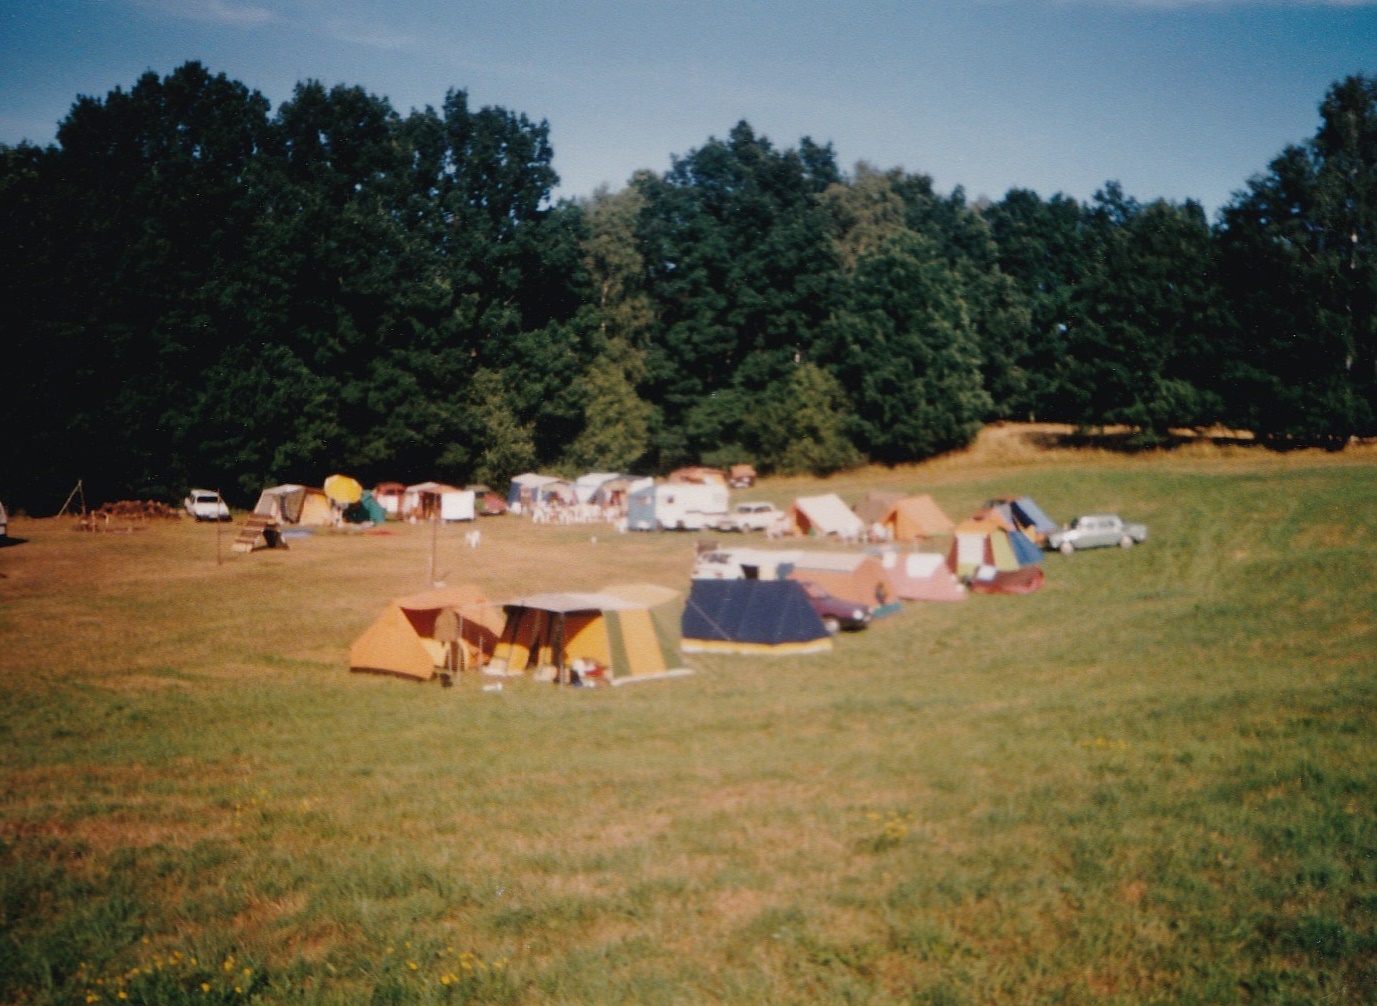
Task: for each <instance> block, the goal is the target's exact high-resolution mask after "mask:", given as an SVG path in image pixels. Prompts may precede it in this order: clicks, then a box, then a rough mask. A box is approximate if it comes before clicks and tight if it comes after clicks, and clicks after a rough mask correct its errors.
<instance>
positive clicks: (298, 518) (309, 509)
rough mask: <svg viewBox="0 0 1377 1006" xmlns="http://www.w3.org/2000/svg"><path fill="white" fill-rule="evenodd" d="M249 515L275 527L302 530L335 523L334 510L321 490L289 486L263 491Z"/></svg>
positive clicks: (274, 487)
mask: <svg viewBox="0 0 1377 1006" xmlns="http://www.w3.org/2000/svg"><path fill="white" fill-rule="evenodd" d="M253 512H254V513H256V514H258V515H259V516H261V517H267V518H270V519H271V520H275V521H277V522H278V523H279V524H299V525H301V526H303V527H322V526H324V525H326V524H333V523H334V520H335V511H334V507H333V506H332V505H331V503H330V498H329V497H328V496H326V495H325V491H324V490H323V489H315V488H312V487H310V486H299V485H292V484H286V485H280V486H273V487H272V488H270V489H264V490H263V492H262V493H260V494H259V496H258V502H257V503H256V504H254V508H253Z"/></svg>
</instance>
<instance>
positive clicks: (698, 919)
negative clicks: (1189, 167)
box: [0, 430, 1377, 1006]
mask: <svg viewBox="0 0 1377 1006" xmlns="http://www.w3.org/2000/svg"><path fill="white" fill-rule="evenodd" d="M1029 436H1030V435H1024V434H1022V433H1019V432H1017V431H1010V430H1006V431H1002V435H1001V436H997V437H991V438H987V439H984V440H982V442H981V444H980V445H979V449H977V450H974V451H971V452H967V453H965V454H962V455H958V456H953V457H949V458H943V459H940V460H937V461H934V462H931V463H929V464H927V465H924V466H918V467H913V468H906V469H896V470H884V469H872V470H867V471H864V472H857V473H851V474H848V475H846V476H843V477H838V478H834V479H831V480H828V481H827V482H812V481H807V480H792V481H787V482H786V481H776V482H766V483H765V484H763V485H762V486H761V487H760V488H759V489H758V490H757V491H756V492H754V493H752V494H751V495H752V496H753V497H758V498H765V499H771V500H773V501H774V502H776V503H778V504H785V503H787V502H788V501H789V499H791V498H792V496H793V495H796V494H799V493H805V492H814V491H836V492H839V493H840V494H841V495H842V496H843V497H844V498H847V499H848V500H851V499H855V498H856V497H858V496H859V494H860V493H861V492H862V491H864V490H865V489H867V488H902V489H908V490H919V491H928V492H931V493H933V495H934V496H935V497H936V498H937V500H938V501H939V503H941V504H942V506H943V507H944V508H945V509H946V510H947V511H948V512H949V513H950V514H952V515H953V516H963V515H965V514H967V513H969V512H971V510H973V509H974V508H975V507H976V506H978V505H979V504H980V503H981V502H982V501H983V500H985V499H986V498H988V497H989V496H991V495H995V494H1004V493H1029V494H1031V495H1033V496H1034V497H1035V498H1036V499H1037V500H1038V501H1039V503H1041V504H1042V506H1043V507H1044V509H1046V510H1048V511H1049V512H1050V513H1051V514H1052V515H1053V516H1054V517H1056V518H1058V519H1067V518H1069V517H1071V516H1073V515H1074V514H1075V513H1077V512H1079V511H1082V510H1087V509H1101V508H1103V509H1118V510H1121V511H1122V512H1123V513H1124V514H1125V516H1127V517H1130V518H1131V519H1137V520H1143V521H1145V522H1147V523H1148V524H1149V525H1150V528H1151V533H1152V537H1151V539H1150V540H1149V542H1148V543H1147V544H1146V545H1144V546H1142V547H1140V548H1136V549H1133V550H1131V551H1127V552H1122V551H1120V550H1118V549H1105V550H1101V551H1098V552H1088V553H1084V554H1078V555H1075V556H1071V557H1064V556H1060V555H1052V556H1049V557H1048V558H1047V561H1046V570H1047V583H1046V586H1045V587H1044V589H1043V590H1042V591H1041V592H1039V593H1037V594H1034V595H1031V596H1026V597H984V596H976V597H972V598H971V599H970V600H968V601H967V602H965V603H962V604H947V605H937V604H930V605H926V606H921V605H910V606H908V607H906V608H905V609H904V610H903V611H902V612H900V613H899V614H897V615H895V616H893V617H891V618H888V619H884V620H881V621H879V622H877V623H876V624H875V625H873V626H872V627H871V628H870V629H869V630H867V631H866V632H863V633H858V634H854V635H846V636H843V637H840V638H839V639H838V640H837V645H836V648H835V650H834V651H833V652H832V653H831V654H827V655H815V656H811V657H798V658H785V659H775V660H766V659H754V658H741V657H727V656H712V657H699V658H694V659H692V660H691V664H692V666H693V667H694V668H695V669H696V670H697V672H698V673H696V674H695V675H693V676H691V677H688V678H683V679H677V680H673V681H663V682H653V683H647V684H643V685H638V686H635V687H630V688H621V689H561V688H557V687H554V686H551V685H541V684H536V683H534V682H530V681H524V680H516V681H508V682H507V683H506V686H505V688H504V689H503V690H502V691H501V692H500V693H495V692H485V691H483V690H482V688H481V685H482V683H483V682H481V681H479V680H476V679H472V678H465V679H463V680H461V681H460V682H459V684H458V685H457V686H456V687H454V688H452V689H443V688H440V687H439V686H438V685H436V684H430V685H417V684H412V683H407V682H402V681H398V680H393V679H385V678H379V677H372V676H364V675H351V674H349V673H348V671H347V650H348V646H349V643H350V642H351V640H352V639H353V638H354V637H355V636H356V635H357V634H358V633H359V632H360V631H362V629H363V628H364V627H365V626H367V625H368V624H369V622H370V621H371V620H372V619H373V618H374V617H375V616H376V615H377V613H378V612H379V611H380V610H381V609H382V607H383V606H384V604H385V603H386V602H387V601H388V600H389V599H391V598H392V597H395V596H397V595H399V594H404V593H408V592H413V591H416V590H419V589H423V588H424V587H425V586H426V585H427V580H428V577H429V573H430V563H431V557H432V555H434V556H435V560H436V564H437V574H438V575H439V576H440V577H442V578H443V579H445V580H447V581H448V582H450V583H460V582H468V581H471V582H475V583H477V584H479V585H480V586H482V587H483V588H484V589H485V590H486V592H487V593H488V595H489V596H490V597H492V598H494V599H496V600H502V599H503V598H506V597H510V596H514V595H516V594H519V593H523V592H529V591H534V590H545V589H559V588H567V589H590V588H597V587H600V586H603V585H605V584H607V583H612V582H631V581H646V580H648V581H652V582H659V583H664V584H668V585H671V586H680V587H683V586H685V585H686V578H687V574H688V570H689V567H690V565H691V562H692V550H693V538H692V537H691V536H685V535H673V534H664V535H655V534H650V535H615V534H613V533H612V532H611V530H610V529H608V528H606V527H576V528H558V527H535V526H532V525H530V524H529V523H526V522H523V521H520V520H517V519H511V518H496V519H489V520H484V521H482V523H481V528H482V531H483V543H482V546H481V547H480V548H479V549H477V550H470V549H468V548H465V547H464V544H463V533H464V531H465V530H467V528H466V527H463V526H460V527H458V528H446V529H444V530H442V531H441V532H440V533H439V536H438V537H437V538H435V539H432V534H431V530H430V529H429V528H425V527H411V526H398V527H395V528H391V529H390V530H392V531H394V532H395V533H393V534H389V535H385V536H372V535H360V534H344V533H318V534H315V535H313V536H311V537H309V538H307V539H304V540H299V541H294V542H292V543H291V547H290V549H288V550H286V551H271V552H260V553H256V554H254V555H251V556H242V555H231V554H230V553H229V551H228V545H229V538H230V533H229V532H228V531H226V530H220V531H219V532H217V529H216V528H215V527H214V526H211V525H196V524H193V523H192V522H190V521H183V522H181V523H175V522H174V523H167V524H162V525H155V526H149V527H147V528H146V529H144V530H140V531H137V532H133V533H127V534H120V533H107V534H89V533H81V532H76V531H74V530H72V527H71V524H70V523H69V522H68V521H67V520H66V519H61V520H58V519H46V520H33V519H25V518H19V519H15V520H13V521H12V523H11V527H10V533H11V535H12V536H14V537H17V538H19V539H21V540H22V543H20V544H17V545H13V546H11V547H7V548H3V549H0V687H3V704H0V785H2V786H3V800H0V1002H3V1003H34V1004H58V1003H62V1004H65V1003H90V1002H102V1003H119V1002H132V1003H247V1002H260V1003H278V1002H295V1003H309V1004H357V1003H429V1002H436V1003H465V1002H473V1003H512V1004H554V1003H560V1004H614V1003H616V1004H620V1003H637V1004H671V1003H672V1004H696V1003H733V1004H736V1003H744V1004H766V1003H770V1004H801V1003H827V1004H831V1003H865V1004H876V1006H879V1004H898V1003H933V1004H938V1003H943V1004H963V1003H971V1004H976V1003H1045V1002H1066V1003H1082V1002H1086V1003H1088V1002H1097V1003H1099V1002H1103V1003H1144V1002H1171V1003H1190V1002H1198V1003H1229V1002H1238V1003H1313V1002H1326V1003H1362V1002H1372V1001H1374V999H1377V617H1375V616H1374V612H1377V588H1374V583H1377V505H1374V501H1377V454H1374V453H1372V452H1371V451H1350V452H1347V453H1345V454H1342V455H1325V454H1311V453H1297V454H1292V455H1275V454H1268V453H1265V452H1262V451H1258V450H1253V449H1246V448H1218V447H1213V446H1210V445H1206V444H1201V445H1198V446H1196V447H1187V448H1182V449H1180V450H1177V451H1174V452H1172V453H1168V454H1148V455H1138V456H1132V457H1129V456H1120V455H1116V454H1112V453H1107V452H1098V451H1086V450H1080V451H1069V450H1060V449H1041V448H1037V449H1034V447H1031V446H1030V440H1029ZM742 498H746V497H745V496H744V495H743V496H742ZM217 533H218V534H220V535H223V537H221V538H220V541H219V545H218V548H217Z"/></svg>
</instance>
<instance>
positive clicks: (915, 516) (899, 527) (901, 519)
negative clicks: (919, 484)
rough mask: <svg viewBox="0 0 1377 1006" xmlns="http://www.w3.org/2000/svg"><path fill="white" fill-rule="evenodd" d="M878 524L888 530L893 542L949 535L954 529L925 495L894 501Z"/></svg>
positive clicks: (929, 497) (933, 501)
mask: <svg viewBox="0 0 1377 1006" xmlns="http://www.w3.org/2000/svg"><path fill="white" fill-rule="evenodd" d="M880 523H882V524H884V526H885V527H887V528H889V529H890V537H892V538H893V539H894V540H895V541H920V540H922V539H924V538H932V537H934V536H936V535H942V534H951V533H952V532H953V531H954V530H955V529H956V524H955V523H954V522H953V521H952V519H951V518H950V517H948V516H947V515H946V514H945V513H943V512H942V508H941V507H940V506H938V505H937V501H936V500H935V499H933V498H932V497H931V496H929V495H927V494H926V493H925V494H923V495H921V496H907V497H905V498H903V499H901V500H896V501H895V503H894V505H893V506H892V507H890V509H889V511H888V512H887V513H886V514H885V515H884V517H882V518H881V519H880Z"/></svg>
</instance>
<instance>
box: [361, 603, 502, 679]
mask: <svg viewBox="0 0 1377 1006" xmlns="http://www.w3.org/2000/svg"><path fill="white" fill-rule="evenodd" d="M502 626H503V617H502V609H501V608H500V607H499V606H498V605H496V604H493V603H492V602H490V601H489V600H488V599H487V598H486V597H485V596H484V595H483V592H482V591H481V590H479V589H478V588H477V587H474V586H471V585H468V586H458V587H443V588H439V589H436V590H427V591H425V592H423V593H420V594H412V595H410V596H408V597H401V598H398V599H397V600H395V601H393V602H392V603H391V604H389V605H388V606H387V608H386V609H385V610H384V611H383V613H382V614H381V615H379V616H378V618H377V620H376V621H375V622H374V623H373V624H372V625H370V626H369V627H368V628H367V629H366V630H365V631H364V633H363V635H361V636H359V638H358V639H356V640H354V644H353V645H352V646H351V647H350V648H349V669H350V670H351V671H366V672H372V673H375V674H392V675H395V676H397V677H402V678H412V679H414V680H416V681H429V680H430V679H431V678H433V677H435V676H436V674H437V673H453V672H455V671H458V670H464V669H470V668H479V667H481V666H482V665H483V664H485V663H486V662H487V661H488V660H489V659H490V658H491V656H492V653H493V649H494V647H495V646H496V644H497V640H498V637H500V636H501V634H502Z"/></svg>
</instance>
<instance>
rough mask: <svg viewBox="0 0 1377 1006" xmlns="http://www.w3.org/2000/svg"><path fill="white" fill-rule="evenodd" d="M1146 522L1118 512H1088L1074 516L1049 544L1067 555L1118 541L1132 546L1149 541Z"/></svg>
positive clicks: (1053, 534) (1049, 546)
mask: <svg viewBox="0 0 1377 1006" xmlns="http://www.w3.org/2000/svg"><path fill="white" fill-rule="evenodd" d="M1147 536H1148V531H1147V525H1146V524H1131V523H1129V522H1128V521H1126V520H1124V519H1123V518H1122V517H1120V516H1119V515H1118V514H1116V513H1088V514H1083V515H1082V516H1080V517H1077V518H1076V519H1075V520H1073V521H1072V522H1071V523H1070V525H1068V526H1067V527H1064V528H1062V529H1061V530H1060V531H1053V532H1052V533H1051V534H1049V535H1048V536H1047V547H1048V548H1049V549H1050V548H1054V549H1056V550H1057V551H1059V552H1061V553H1063V554H1064V555H1070V554H1071V553H1072V552H1075V551H1076V550H1078V549H1082V548H1105V547H1108V546H1111V545H1118V546H1119V547H1120V548H1132V547H1133V546H1134V545H1138V544H1141V543H1142V542H1144V541H1147Z"/></svg>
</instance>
